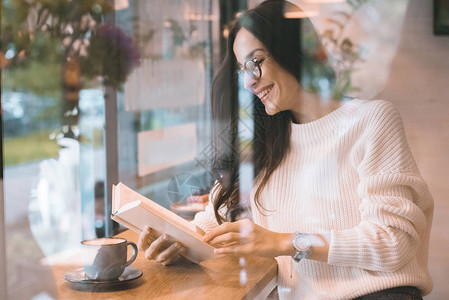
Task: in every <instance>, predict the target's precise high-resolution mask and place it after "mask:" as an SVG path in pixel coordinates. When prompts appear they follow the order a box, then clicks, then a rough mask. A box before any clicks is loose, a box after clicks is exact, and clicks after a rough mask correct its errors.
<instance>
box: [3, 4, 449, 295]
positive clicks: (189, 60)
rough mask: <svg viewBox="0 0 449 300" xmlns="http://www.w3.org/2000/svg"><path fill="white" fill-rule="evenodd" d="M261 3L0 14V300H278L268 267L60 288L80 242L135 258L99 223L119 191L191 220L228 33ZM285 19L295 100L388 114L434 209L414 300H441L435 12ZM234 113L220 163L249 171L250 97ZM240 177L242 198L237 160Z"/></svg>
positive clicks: (441, 125) (445, 54) (440, 121)
mask: <svg viewBox="0 0 449 300" xmlns="http://www.w3.org/2000/svg"><path fill="white" fill-rule="evenodd" d="M261 2H262V1H261V0H76V1H73V0H72V1H70V0H53V1H44V0H28V1H25V0H3V1H2V4H1V31H0V34H1V38H0V76H1V83H0V87H1V108H2V109H1V119H2V122H1V126H2V127H1V129H2V130H1V134H2V139H1V152H2V155H1V159H2V160H1V164H2V173H1V175H2V181H1V185H0V187H1V192H0V299H5V300H17V299H35V300H42V299H83V298H89V299H279V296H278V294H277V292H276V286H277V283H276V275H277V265H276V261H275V260H274V259H267V258H263V259H262V258H258V257H250V258H242V257H240V258H232V259H229V260H221V259H219V260H218V261H215V260H210V261H204V262H202V263H200V264H198V265H197V264H187V265H181V266H173V267H172V266H168V267H163V266H161V265H160V264H157V263H155V262H152V261H148V260H146V259H145V257H144V256H143V253H140V252H139V253H138V255H137V258H136V260H135V261H134V262H133V263H132V265H131V266H132V267H133V269H132V270H133V271H135V272H136V273H135V274H132V275H130V276H131V277H132V276H134V277H132V278H131V277H130V279H129V280H128V281H129V282H125V281H127V280H125V279H123V280H122V281H123V282H119V283H121V284H116V285H114V284H108V283H107V284H104V285H101V284H100V283H101V282H100V283H98V284H97V283H94V284H92V283H91V282H90V283H88V284H85V283H82V280H78V279H75V280H70V278H68V277H70V276H69V275H70V274H72V275H73V274H74V273H73V272H74V270H82V269H79V268H82V263H81V261H80V247H81V243H80V242H81V241H83V240H90V239H96V238H103V237H113V236H119V237H122V238H125V239H127V240H128V241H132V242H134V243H137V241H138V232H137V233H136V232H135V231H133V230H129V229H128V226H125V225H124V224H120V223H119V222H116V221H113V220H112V219H111V214H113V213H114V211H113V208H114V205H115V204H114V203H113V197H114V193H113V186H114V185H117V184H118V183H119V182H121V183H123V184H124V185H126V186H127V187H129V188H130V189H132V190H134V191H136V192H137V193H139V194H140V195H143V196H144V197H146V198H148V199H151V200H152V201H154V202H155V203H157V204H158V205H160V206H162V207H164V208H165V209H167V210H169V211H171V212H173V213H174V214H176V215H178V216H179V217H181V218H183V219H184V220H187V221H191V220H192V219H193V218H194V217H195V214H197V213H199V212H201V211H203V210H204V209H205V207H206V205H207V203H208V201H209V197H208V195H209V193H210V189H211V187H212V186H213V184H214V180H215V179H214V178H215V177H214V174H213V173H212V172H211V163H212V160H213V156H214V151H215V150H216V146H217V145H216V141H215V140H214V138H213V127H214V121H213V112H212V110H211V90H212V85H213V79H214V75H215V74H216V73H217V71H218V69H219V66H220V63H221V62H222V61H223V58H224V54H225V47H226V40H227V38H228V35H229V30H230V28H231V26H232V24H233V22H234V20H235V18H236V17H238V16H239V15H240V14H241V13H242V11H245V10H247V9H250V8H253V7H255V6H256V5H258V4H260V3H261ZM288 2H290V3H292V4H294V5H295V6H294V7H297V9H290V10H286V11H285V17H286V18H298V19H302V20H303V21H302V23H301V24H303V25H302V29H303V32H304V33H305V34H304V35H302V36H301V43H302V49H303V50H304V52H305V53H306V54H307V55H308V56H307V57H308V58H309V61H310V63H311V67H310V68H309V72H308V73H307V74H306V75H304V78H303V84H304V87H306V89H309V90H311V91H313V92H314V93H316V94H318V95H319V96H320V99H321V100H322V101H327V100H328V99H330V98H331V97H334V96H335V95H336V94H339V95H345V97H346V96H347V97H352V98H357V99H366V100H374V99H384V100H388V101H389V102H391V103H393V105H394V106H395V107H396V108H397V110H398V111H399V113H400V115H401V118H402V121H403V124H404V128H405V134H406V137H407V141H408V144H409V147H410V149H411V151H412V153H413V157H414V159H415V161H416V164H417V166H418V167H419V170H420V173H421V175H422V177H423V178H424V179H425V181H426V182H427V184H428V187H429V190H430V192H431V194H432V197H433V201H434V213H433V221H432V228H431V233H430V246H429V253H428V266H429V271H430V275H431V278H432V281H433V289H432V291H431V292H430V294H428V295H426V296H424V299H426V300H440V299H447V295H448V294H449V285H448V284H447V278H449V235H448V234H447V229H448V228H449V201H448V200H446V199H448V197H449V185H448V183H447V176H448V174H449V173H448V170H449V96H448V95H449V80H448V78H449V1H445V0H433V1H421V0H395V1H389V0H290V1H288ZM329 70H333V71H334V72H335V74H336V76H337V77H336V79H335V78H333V77H332V76H329V74H330V73H332V72H330V71H329ZM332 74H334V73H332ZM238 96H239V101H238V104H239V107H238V108H237V111H238V116H237V118H236V119H235V120H237V122H234V123H235V124H234V123H233V125H232V126H236V127H237V128H238V135H239V143H240V144H239V145H237V148H238V150H237V151H242V152H244V153H249V154H251V153H252V152H251V151H252V147H253V143H252V142H251V141H252V139H253V137H254V132H253V129H254V120H253V119H252V113H251V112H252V110H253V109H254V108H253V95H252V94H250V93H249V92H247V91H245V90H244V89H239V91H238ZM225 130H230V129H229V128H228V129H225ZM249 157H250V155H249ZM239 168H240V169H239V170H240V184H241V188H242V190H241V195H245V192H248V191H250V190H251V188H252V184H253V164H252V162H251V159H242V161H240V165H239ZM129 252H130V251H129V250H128V257H129V256H130V255H131V254H130V253H129ZM70 272H72V273H70ZM80 272H81V271H80ZM73 276H75V275H73ZM76 276H78V275H76ZM83 276H84V272H83ZM120 278H122V277H120ZM77 280H78V281H77ZM118 281H119V280H118Z"/></svg>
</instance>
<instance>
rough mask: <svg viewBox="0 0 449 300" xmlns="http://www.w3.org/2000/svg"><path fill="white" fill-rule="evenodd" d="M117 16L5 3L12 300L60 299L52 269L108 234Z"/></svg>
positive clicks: (99, 9)
mask: <svg viewBox="0 0 449 300" xmlns="http://www.w3.org/2000/svg"><path fill="white" fill-rule="evenodd" d="M112 11H113V7H111V6H110V5H106V2H104V1H84V2H80V1H73V2H70V3H68V2H66V1H55V2H51V3H50V2H42V1H34V2H26V1H2V15H1V26H2V31H1V32H2V35H1V49H0V54H1V55H0V58H1V68H2V83H1V100H2V122H3V123H2V126H3V129H4V130H3V153H4V160H3V162H4V166H3V172H4V181H3V183H4V205H5V211H6V215H5V227H6V228H5V230H6V243H5V245H2V247H5V248H6V256H7V268H6V272H7V287H8V294H9V295H10V296H9V297H10V299H32V298H33V297H43V298H45V297H48V298H50V297H52V298H56V297H57V294H56V288H55V281H54V278H53V273H52V269H51V268H50V265H51V264H53V263H61V262H64V261H65V263H72V262H71V261H70V259H68V258H70V257H72V255H73V254H74V253H77V251H78V250H79V244H80V241H81V240H83V239H87V238H93V237H96V236H102V235H104V223H105V222H104V218H105V217H104V212H103V211H101V209H100V208H101V207H102V206H104V181H105V176H106V164H105V158H104V156H105V150H104V142H103V136H104V121H105V113H104V102H105V97H104V85H105V84H107V85H113V84H115V85H117V84H120V83H121V81H123V79H122V78H117V74H116V71H113V72H112V71H111V70H107V69H106V68H105V65H104V63H105V61H104V60H103V59H104V57H107V56H105V55H104V53H105V51H106V50H108V47H109V48H111V47H110V45H108V44H107V43H110V42H111V40H108V39H107V38H108V36H107V33H108V32H105V30H104V28H108V27H106V26H105V25H104V24H103V23H102V20H104V18H105V16H106V15H107V14H110V13H111V12H112ZM117 32H118V31H117ZM119 33H121V32H119ZM123 35H124V34H123ZM106 52H107V51H106ZM107 59H110V60H111V61H109V62H108V63H109V64H110V65H111V66H116V63H115V62H114V61H113V59H114V58H113V57H112V58H111V57H107ZM2 268H3V266H2ZM33 299H34V298H33ZM45 299H47V298H45Z"/></svg>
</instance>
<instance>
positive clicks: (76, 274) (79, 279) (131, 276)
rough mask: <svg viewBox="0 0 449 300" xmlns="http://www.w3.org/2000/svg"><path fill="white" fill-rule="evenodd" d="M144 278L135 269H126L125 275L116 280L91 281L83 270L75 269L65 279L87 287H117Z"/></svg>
mask: <svg viewBox="0 0 449 300" xmlns="http://www.w3.org/2000/svg"><path fill="white" fill-rule="evenodd" d="M141 276H142V271H141V270H139V269H135V268H133V267H130V266H128V267H126V268H125V271H124V272H123V274H122V275H121V276H120V277H119V278H118V279H115V280H93V279H89V278H88V277H87V276H86V273H84V269H83V268H79V269H75V270H72V271H70V272H67V273H65V275H64V279H65V280H67V281H69V282H72V283H77V284H78V283H79V284H83V285H84V284H85V285H107V286H109V285H117V284H120V283H125V282H130V281H132V280H135V279H137V278H139V277H141Z"/></svg>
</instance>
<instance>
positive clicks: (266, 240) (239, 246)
mask: <svg viewBox="0 0 449 300" xmlns="http://www.w3.org/2000/svg"><path fill="white" fill-rule="evenodd" d="M291 240H292V234H290V233H277V232H273V231H270V230H268V229H265V228H263V227H261V226H259V225H256V224H254V223H253V222H251V221H250V220H240V221H237V222H232V223H223V224H221V225H220V226H218V227H217V228H214V229H213V230H211V231H209V232H208V233H207V234H206V235H205V236H204V237H203V241H205V242H207V243H209V244H210V245H212V246H213V247H215V248H217V249H216V250H215V253H216V254H236V255H246V254H251V255H258V256H264V257H276V256H280V255H293V254H294V253H295V250H294V248H293V246H292V243H291Z"/></svg>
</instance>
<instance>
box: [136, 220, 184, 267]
mask: <svg viewBox="0 0 449 300" xmlns="http://www.w3.org/2000/svg"><path fill="white" fill-rule="evenodd" d="M152 231H153V230H152V229H151V228H149V227H147V228H145V229H144V230H143V231H142V232H141V233H140V236H139V241H138V242H137V245H138V247H139V249H140V250H141V251H145V258H146V259H148V260H154V261H156V262H158V263H161V264H162V265H164V266H167V265H169V264H172V263H175V262H176V261H178V260H179V259H180V257H181V254H182V253H183V252H184V251H185V248H184V247H183V246H182V245H181V244H180V243H179V242H174V243H172V242H170V241H169V239H168V237H167V235H165V234H163V235H161V236H160V237H156V236H155V235H154V234H152Z"/></svg>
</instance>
